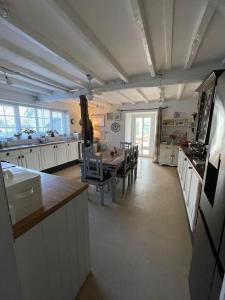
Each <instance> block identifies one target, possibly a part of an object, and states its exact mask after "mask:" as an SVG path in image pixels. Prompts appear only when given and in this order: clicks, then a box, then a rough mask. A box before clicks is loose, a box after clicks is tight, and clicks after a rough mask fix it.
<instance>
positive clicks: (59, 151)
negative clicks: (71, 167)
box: [55, 144, 68, 165]
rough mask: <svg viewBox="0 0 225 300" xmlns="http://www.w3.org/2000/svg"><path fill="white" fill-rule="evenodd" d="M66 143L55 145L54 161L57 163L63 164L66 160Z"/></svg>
mask: <svg viewBox="0 0 225 300" xmlns="http://www.w3.org/2000/svg"><path fill="white" fill-rule="evenodd" d="M67 147H68V146H67V144H58V145H55V153H56V162H57V165H62V164H65V163H66V162H67V161H68V158H67Z"/></svg>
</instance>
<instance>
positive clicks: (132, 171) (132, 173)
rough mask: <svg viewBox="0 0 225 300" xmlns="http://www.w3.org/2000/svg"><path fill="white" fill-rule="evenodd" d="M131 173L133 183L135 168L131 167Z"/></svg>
mask: <svg viewBox="0 0 225 300" xmlns="http://www.w3.org/2000/svg"><path fill="white" fill-rule="evenodd" d="M130 175H131V183H133V181H134V170H133V169H131V171H130Z"/></svg>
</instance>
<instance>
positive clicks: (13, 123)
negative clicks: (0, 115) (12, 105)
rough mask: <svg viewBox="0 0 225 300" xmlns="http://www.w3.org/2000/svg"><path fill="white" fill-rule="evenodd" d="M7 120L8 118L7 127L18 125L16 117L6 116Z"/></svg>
mask: <svg viewBox="0 0 225 300" xmlns="http://www.w3.org/2000/svg"><path fill="white" fill-rule="evenodd" d="M5 120H6V126H7V127H13V128H15V127H16V124H15V118H14V117H8V116H7V117H5Z"/></svg>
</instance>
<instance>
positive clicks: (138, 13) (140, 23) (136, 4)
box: [131, 0, 156, 77]
mask: <svg viewBox="0 0 225 300" xmlns="http://www.w3.org/2000/svg"><path fill="white" fill-rule="evenodd" d="M131 6H132V10H133V14H134V18H135V22H136V26H137V29H138V31H139V34H140V37H141V41H142V45H143V48H144V51H145V56H146V60H147V64H148V68H149V72H150V74H151V76H152V77H155V76H156V70H155V66H154V60H153V53H152V49H151V43H150V40H149V37H148V30H147V22H146V17H145V13H144V8H143V3H142V0H131Z"/></svg>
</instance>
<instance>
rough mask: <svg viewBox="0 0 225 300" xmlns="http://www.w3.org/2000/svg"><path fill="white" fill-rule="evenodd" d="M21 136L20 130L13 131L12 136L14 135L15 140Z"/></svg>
mask: <svg viewBox="0 0 225 300" xmlns="http://www.w3.org/2000/svg"><path fill="white" fill-rule="evenodd" d="M21 136H22V132H20V131H17V132H15V133H14V137H15V138H16V139H17V140H20V138H21Z"/></svg>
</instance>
